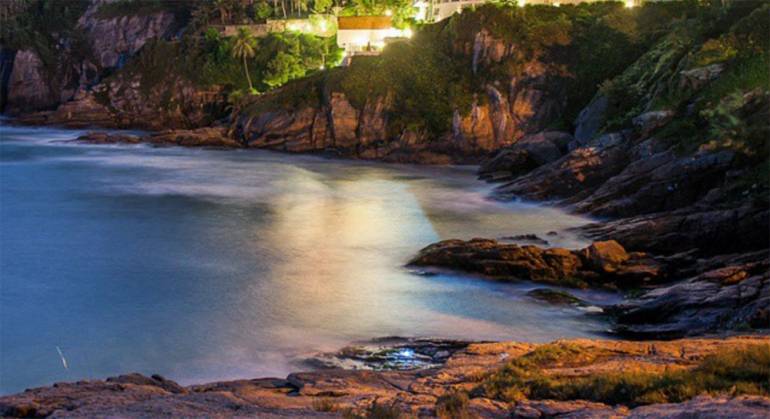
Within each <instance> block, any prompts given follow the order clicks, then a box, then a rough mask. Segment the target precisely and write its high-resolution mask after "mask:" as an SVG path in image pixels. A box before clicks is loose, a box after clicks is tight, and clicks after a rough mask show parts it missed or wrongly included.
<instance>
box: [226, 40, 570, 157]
mask: <svg viewBox="0 0 770 419" xmlns="http://www.w3.org/2000/svg"><path fill="white" fill-rule="evenodd" d="M454 53H455V54H457V55H458V56H461V57H463V58H460V59H459V60H464V59H467V60H468V62H469V63H470V64H469V67H470V68H465V69H464V71H466V72H468V73H471V72H477V71H481V70H483V69H484V68H485V67H487V66H489V65H500V64H501V63H502V62H503V61H504V60H507V59H514V60H518V59H519V57H517V52H516V49H515V46H514V45H512V44H510V43H507V42H506V41H504V40H502V39H496V38H494V37H492V36H491V35H490V34H489V33H488V32H487V31H486V30H483V29H482V30H481V31H479V32H478V33H477V34H476V35H475V36H474V37H473V40H472V41H469V42H466V43H464V44H463V43H461V44H458V45H457V46H455V47H454ZM354 66H355V64H354ZM339 71H340V72H342V73H343V74H344V72H345V71H347V69H340V70H339ZM520 73H521V74H520V75H518V76H516V77H503V78H499V79H496V80H490V81H479V82H478V83H479V84H477V85H475V88H476V89H477V90H478V93H475V94H474V95H473V99H472V101H471V103H470V106H469V108H468V109H467V110H463V109H460V108H458V107H454V108H453V109H452V114H451V118H450V119H448V120H447V121H446V125H445V126H444V127H443V128H444V129H443V131H444V132H443V133H439V134H436V133H431V132H427V131H426V130H425V129H419V128H417V129H414V128H411V127H405V128H401V129H394V127H393V126H392V124H391V121H392V119H393V118H392V116H393V115H394V114H398V113H399V109H396V108H395V107H394V100H395V99H394V96H395V93H394V92H393V91H392V90H390V89H387V88H386V89H385V91H384V92H383V93H380V94H373V95H371V96H368V97H367V98H366V99H365V101H364V102H363V104H359V105H355V104H354V103H353V102H354V101H352V100H351V99H350V98H349V96H348V94H347V93H346V91H345V89H344V88H342V87H340V86H338V85H335V84H334V83H331V82H329V81H328V79H324V80H316V81H314V82H311V83H307V85H306V86H305V88H306V90H308V91H310V92H311V93H309V94H308V93H305V94H306V95H307V96H311V97H313V99H312V100H309V101H305V102H304V103H303V104H301V105H292V104H287V103H285V102H280V101H278V102H276V101H275V99H276V98H280V97H281V96H287V95H290V94H292V93H286V92H285V91H284V90H285V89H283V90H282V89H279V90H278V91H275V92H271V93H269V94H267V95H264V96H260V97H256V98H254V99H251V100H250V101H249V102H248V103H247V104H245V105H244V110H243V111H242V112H240V113H239V114H237V115H236V117H235V118H233V121H232V126H231V130H232V132H233V134H234V135H235V137H236V138H237V139H238V140H240V141H242V143H243V144H244V145H245V146H248V147H255V148H268V149H273V150H280V151H287V152H321V151H325V152H330V151H331V152H335V153H337V154H340V155H343V156H347V157H355V158H362V159H380V160H386V161H399V162H419V163H431V164H433V163H440V164H443V163H457V162H473V161H480V160H481V159H482V158H484V157H485V156H486V155H487V154H488V153H489V152H491V151H494V150H498V149H500V148H502V147H504V146H507V145H510V144H513V143H514V142H516V141H517V140H518V139H520V138H521V137H523V136H524V135H526V134H532V133H536V132H538V131H540V130H542V129H544V128H545V127H547V126H548V125H549V124H551V123H553V122H554V121H557V120H558V119H559V118H560V117H561V116H562V113H563V110H564V106H565V99H564V97H563V95H560V89H561V87H562V84H561V83H560V79H561V78H562V77H563V74H561V73H560V72H559V71H557V70H556V69H555V68H553V66H551V65H549V64H547V63H543V62H541V61H540V60H537V59H533V60H531V61H529V62H526V63H524V64H523V68H522V70H521V72H520ZM343 77H344V76H343ZM292 88H293V89H295V90H296V89H301V88H297V87H292ZM444 100H447V101H448V98H444ZM415 111H416V112H419V111H420V110H419V109H415Z"/></svg>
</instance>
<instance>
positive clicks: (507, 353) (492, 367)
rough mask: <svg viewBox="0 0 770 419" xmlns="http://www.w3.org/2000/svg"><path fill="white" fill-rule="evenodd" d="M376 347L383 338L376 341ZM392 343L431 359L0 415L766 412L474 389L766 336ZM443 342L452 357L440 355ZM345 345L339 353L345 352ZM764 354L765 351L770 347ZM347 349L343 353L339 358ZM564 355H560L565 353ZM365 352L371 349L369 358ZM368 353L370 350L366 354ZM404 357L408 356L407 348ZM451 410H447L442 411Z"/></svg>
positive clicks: (719, 401) (119, 391)
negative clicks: (516, 370)
mask: <svg viewBox="0 0 770 419" xmlns="http://www.w3.org/2000/svg"><path fill="white" fill-rule="evenodd" d="M381 343H382V342H381ZM399 345H400V346H392V347H391V348H395V349H396V350H406V349H410V350H414V351H420V350H421V349H422V350H426V349H429V350H431V351H435V352H434V357H433V358H434V359H435V360H436V361H437V364H436V365H434V366H433V367H431V368H418V369H409V368H406V369H395V368H393V369H386V370H381V371H374V370H371V369H358V370H350V369H348V370H345V369H339V368H334V369H326V370H318V371H315V372H301V373H293V374H290V375H289V376H288V377H286V378H258V379H252V380H236V381H223V382H215V383H208V384H198V385H192V386H186V387H185V386H181V385H179V384H177V383H175V382H174V381H171V380H168V379H166V378H163V377H161V376H158V375H153V376H151V377H147V376H144V375H141V374H127V375H121V376H118V377H112V378H108V379H106V380H84V381H78V382H75V383H57V384H54V385H53V386H49V387H40V388H35V389H29V390H26V391H24V392H22V393H19V394H16V395H10V396H3V397H0V415H2V416H3V417H159V416H175V417H179V416H186V417H193V416H194V417H199V416H206V417H233V416H238V417H260V418H279V417H435V416H439V417H479V418H485V417H487V418H497V417H515V418H541V417H608V418H609V417H612V418H620V417H629V418H653V417H669V418H673V417H677V418H679V417H681V418H684V417H693V415H694V416H698V417H720V418H721V417H724V418H729V417H744V418H761V417H766V414H767V412H768V411H770V398H768V397H766V396H751V395H740V394H736V393H732V394H731V393H730V392H729V391H728V392H722V393H715V394H710V395H701V396H698V397H695V398H693V399H691V400H689V401H682V402H678V403H655V402H653V403H642V404H641V405H635V406H628V405H624V404H619V403H618V404H613V403H602V402H598V401H590V400H559V399H548V398H537V397H530V398H518V399H516V400H506V399H505V398H503V399H501V398H499V397H495V396H493V395H492V394H491V393H490V391H489V390H485V386H487V385H488V383H489V380H490V379H494V377H496V375H495V374H497V373H498V371H501V368H503V367H504V366H505V365H507V364H509V363H513V362H517V361H520V360H527V359H530V358H532V357H533V356H534V355H538V354H539V355H538V356H542V354H546V353H556V354H560V355H558V358H556V359H554V360H552V361H548V362H545V363H541V364H539V365H541V366H540V368H543V371H544V373H545V374H546V375H548V376H551V377H571V380H580V379H581V378H590V377H595V376H603V375H602V374H605V373H606V372H607V371H626V372H630V371H648V372H649V371H657V372H658V373H661V374H662V373H663V371H689V370H693V369H697V368H698V365H700V364H702V363H703V362H705V361H704V360H707V359H710V358H709V357H711V356H714V355H715V354H718V353H726V352H730V351H740V350H742V348H748V347H754V348H759V349H760V350H765V351H770V337H767V336H764V337H763V336H736V337H729V338H708V339H707V338H700V339H682V340H674V341H647V342H630V341H608V340H586V339H577V340H564V341H556V342H552V343H550V344H533V343H522V342H499V343H468V342H465V343H462V342H461V343H450V342H448V341H440V342H430V341H421V342H420V341H417V342H415V341H412V342H406V343H404V342H403V341H401V343H400V344H399ZM447 345H450V346H452V348H453V350H452V352H451V354H449V355H448V356H446V357H445V358H443V359H441V360H440V362H439V361H438V358H441V356H439V357H438V358H436V356H435V355H436V354H437V353H438V352H441V351H443V350H444V349H441V348H446V346H447ZM351 352H354V351H352V350H351V349H350V348H348V349H346V350H343V351H340V352H339V353H338V354H337V355H338V356H343V357H344V356H350V354H351ZM769 353H770V352H769ZM345 354H347V355H345ZM570 354H571V355H570ZM372 355H373V354H372V353H370V354H369V356H372ZM375 355H376V354H375ZM407 355H408V356H413V353H411V355H410V354H407ZM453 415H454V416H453Z"/></svg>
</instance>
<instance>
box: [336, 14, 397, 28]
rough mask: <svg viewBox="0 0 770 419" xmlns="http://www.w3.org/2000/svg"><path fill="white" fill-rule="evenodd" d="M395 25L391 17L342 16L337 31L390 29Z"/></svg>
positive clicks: (338, 21)
mask: <svg viewBox="0 0 770 419" xmlns="http://www.w3.org/2000/svg"><path fill="white" fill-rule="evenodd" d="M392 27H393V23H392V21H391V19H390V16H340V17H338V18H337V29H339V30H345V29H364V30H366V29H390V28H392Z"/></svg>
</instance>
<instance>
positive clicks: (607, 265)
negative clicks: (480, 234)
mask: <svg viewBox="0 0 770 419" xmlns="http://www.w3.org/2000/svg"><path fill="white" fill-rule="evenodd" d="M409 265H411V266H432V267H439V268H448V269H455V270H461V271H465V272H471V273H477V274H482V275H485V276H488V277H492V278H496V279H501V280H509V281H516V280H532V281H535V282H541V283H547V284H553V285H563V286H573V287H586V286H600V287H612V288H632V287H639V286H642V285H644V284H649V283H655V282H661V281H664V280H665V279H666V276H667V274H668V273H667V272H666V268H667V266H666V265H665V264H664V263H663V262H661V261H659V260H657V259H656V258H654V257H653V256H650V255H647V254H644V253H627V252H626V251H625V249H623V247H622V246H620V245H619V244H618V243H617V242H615V241H606V242H595V243H593V244H592V245H590V246H588V247H586V248H585V249H581V250H569V249H563V248H541V247H538V246H533V245H525V246H519V245H516V244H504V243H499V242H497V241H495V240H488V239H473V240H469V241H463V240H445V241H441V242H438V243H435V244H432V245H430V246H428V247H426V248H424V249H422V250H421V251H420V252H419V254H418V255H417V256H416V257H414V258H413V259H412V260H411V261H410V262H409Z"/></svg>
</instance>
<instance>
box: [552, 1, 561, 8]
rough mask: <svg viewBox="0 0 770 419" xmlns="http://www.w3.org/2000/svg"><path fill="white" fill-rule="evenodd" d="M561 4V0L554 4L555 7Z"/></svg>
mask: <svg viewBox="0 0 770 419" xmlns="http://www.w3.org/2000/svg"><path fill="white" fill-rule="evenodd" d="M559 6H561V3H559V2H556V3H554V4H553V7H559Z"/></svg>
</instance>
